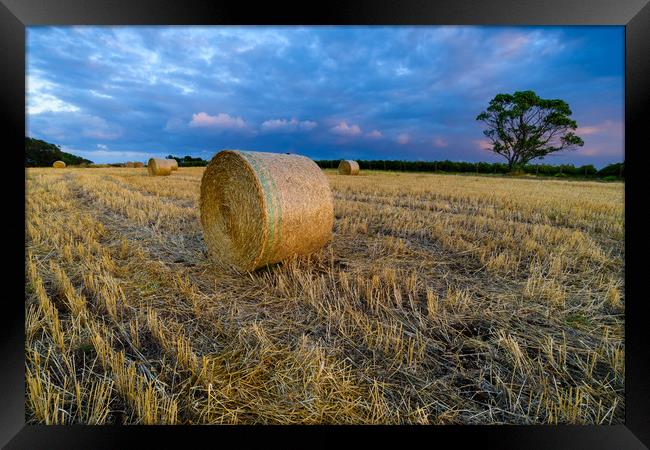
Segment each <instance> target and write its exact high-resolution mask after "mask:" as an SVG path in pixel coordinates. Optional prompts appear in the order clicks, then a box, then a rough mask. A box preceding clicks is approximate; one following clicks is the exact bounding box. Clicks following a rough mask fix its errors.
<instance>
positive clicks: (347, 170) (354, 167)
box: [339, 159, 359, 175]
mask: <svg viewBox="0 0 650 450" xmlns="http://www.w3.org/2000/svg"><path fill="white" fill-rule="evenodd" d="M339 173H340V174H341V175H359V163H358V162H356V161H352V160H350V159H344V160H342V161H341V162H340V163H339Z"/></svg>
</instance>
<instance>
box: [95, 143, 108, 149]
mask: <svg viewBox="0 0 650 450" xmlns="http://www.w3.org/2000/svg"><path fill="white" fill-rule="evenodd" d="M97 148H99V149H101V150H108V147H107V146H105V145H104V144H97Z"/></svg>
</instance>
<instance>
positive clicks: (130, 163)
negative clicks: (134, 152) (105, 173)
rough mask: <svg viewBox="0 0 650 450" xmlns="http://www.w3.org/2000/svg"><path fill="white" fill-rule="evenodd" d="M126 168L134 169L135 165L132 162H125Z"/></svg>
mask: <svg viewBox="0 0 650 450" xmlns="http://www.w3.org/2000/svg"><path fill="white" fill-rule="evenodd" d="M126 167H135V163H134V162H133V161H127V163H126Z"/></svg>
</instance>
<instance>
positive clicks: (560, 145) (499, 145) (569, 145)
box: [476, 91, 584, 170]
mask: <svg viewBox="0 0 650 450" xmlns="http://www.w3.org/2000/svg"><path fill="white" fill-rule="evenodd" d="M571 114H572V112H571V109H570V108H569V105H568V104H567V103H566V102H565V101H564V100H559V99H555V100H547V99H543V98H540V97H539V96H538V95H537V94H535V92H533V91H517V92H515V93H514V94H497V95H496V96H495V97H494V98H493V99H492V100H490V104H489V106H488V108H487V110H486V111H483V112H481V113H480V114H479V115H478V116H477V117H476V120H479V121H481V122H483V123H485V124H486V125H487V129H486V130H484V131H483V134H484V135H485V136H486V137H487V138H488V139H489V140H490V144H491V145H492V149H491V150H492V151H493V152H494V153H496V154H498V155H501V156H503V157H504V158H506V160H507V161H508V167H509V169H510V170H512V169H513V168H515V167H519V166H521V165H524V164H526V163H528V161H530V160H532V159H537V158H539V159H543V158H544V156H546V155H548V154H550V153H555V152H559V151H562V150H573V149H575V148H576V147H580V146H582V145H584V141H583V140H582V139H581V138H580V137H579V136H577V135H576V134H575V133H574V132H573V130H575V129H576V128H577V127H578V124H577V123H576V121H575V120H572V119H571V118H570V117H569V116H571Z"/></svg>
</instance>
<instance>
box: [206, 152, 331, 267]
mask: <svg viewBox="0 0 650 450" xmlns="http://www.w3.org/2000/svg"><path fill="white" fill-rule="evenodd" d="M200 206H201V224H202V225H203V235H204V238H205V241H206V244H207V246H208V249H209V250H210V255H211V257H212V258H213V260H214V261H215V262H217V263H218V264H220V265H221V266H223V267H226V268H235V269H237V270H240V271H251V270H254V269H257V268H260V267H263V266H266V265H268V264H273V263H276V262H279V261H282V260H284V259H286V258H288V257H290V256H292V255H305V254H309V253H313V252H315V251H317V250H318V249H320V248H321V247H322V246H323V245H325V243H326V242H327V241H329V240H330V239H331V237H332V225H333V223H334V208H333V200H332V193H331V191H330V187H329V184H328V182H327V178H326V177H325V175H324V174H323V172H322V171H321V170H320V168H319V167H318V166H317V165H316V163H315V162H314V161H312V160H311V159H309V158H306V157H304V156H300V155H285V154H278V153H264V152H244V151H238V150H223V151H221V152H219V153H217V154H216V155H215V156H214V157H213V158H212V160H211V161H210V163H209V164H208V166H207V167H206V169H205V172H204V173H203V178H202V179H201V200H200Z"/></svg>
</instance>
